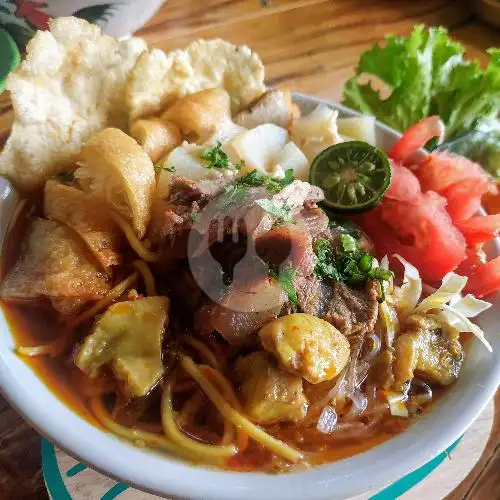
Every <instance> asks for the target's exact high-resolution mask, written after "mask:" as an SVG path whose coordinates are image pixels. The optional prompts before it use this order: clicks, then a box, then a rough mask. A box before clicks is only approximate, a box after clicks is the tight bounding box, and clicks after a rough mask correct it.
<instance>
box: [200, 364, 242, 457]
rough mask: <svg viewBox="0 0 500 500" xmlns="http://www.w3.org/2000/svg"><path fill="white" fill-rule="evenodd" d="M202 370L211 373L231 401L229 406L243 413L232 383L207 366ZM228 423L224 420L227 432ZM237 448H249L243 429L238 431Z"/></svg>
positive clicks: (201, 367)
mask: <svg viewBox="0 0 500 500" xmlns="http://www.w3.org/2000/svg"><path fill="white" fill-rule="evenodd" d="M200 369H201V370H202V371H205V370H207V371H209V372H210V376H211V377H212V378H213V379H214V380H215V382H216V383H217V385H218V386H219V388H220V389H221V390H222V393H223V395H224V397H225V398H226V399H227V400H228V401H229V404H230V405H232V406H233V407H234V408H235V409H236V410H238V411H240V412H242V411H243V409H242V407H241V405H240V402H239V401H238V397H237V396H236V394H235V392H234V390H233V386H232V385H231V382H229V380H228V379H227V378H226V377H224V375H223V374H222V373H221V372H219V371H217V370H214V369H213V368H212V367H210V366H206V365H201V366H200ZM227 422H228V420H227V419H224V431H225V430H226V423H227ZM236 444H237V446H238V450H239V451H243V450H245V449H246V447H247V446H248V434H246V433H245V432H244V431H243V430H242V429H238V441H237V443H236Z"/></svg>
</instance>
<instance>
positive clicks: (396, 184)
mask: <svg viewBox="0 0 500 500" xmlns="http://www.w3.org/2000/svg"><path fill="white" fill-rule="evenodd" d="M391 168H392V182H391V185H390V187H389V189H388V190H387V192H386V193H385V197H386V198H389V199H391V200H397V201H407V202H410V203H412V202H413V203H414V202H416V201H417V200H418V197H419V195H420V194H422V191H421V190H420V183H419V182H418V179H417V178H416V177H415V174H414V173H413V172H412V171H411V170H410V169H408V168H406V167H403V166H401V165H397V164H394V163H393V164H392V165H391Z"/></svg>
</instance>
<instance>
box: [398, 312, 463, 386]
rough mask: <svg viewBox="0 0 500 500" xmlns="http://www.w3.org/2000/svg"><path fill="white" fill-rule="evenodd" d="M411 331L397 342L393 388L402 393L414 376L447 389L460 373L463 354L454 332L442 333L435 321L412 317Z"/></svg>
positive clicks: (422, 317)
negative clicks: (405, 385) (416, 375)
mask: <svg viewBox="0 0 500 500" xmlns="http://www.w3.org/2000/svg"><path fill="white" fill-rule="evenodd" d="M407 324H408V325H409V327H410V328H411V330H409V331H407V332H406V333H404V334H402V335H400V336H399V337H398V338H397V339H396V343H395V345H394V348H395V362H394V375H395V383H394V386H395V388H396V389H397V390H401V389H402V388H403V385H404V384H405V383H406V382H408V381H409V380H411V379H412V378H413V377H414V375H415V374H416V373H418V374H419V376H420V377H422V378H424V379H426V380H428V381H429V382H431V383H437V384H440V385H450V384H451V383H453V382H454V381H455V380H456V379H457V378H458V375H459V373H460V368H461V366H462V361H463V358H464V352H463V349H462V345H461V344H460V340H459V335H458V333H457V332H456V330H450V331H448V330H444V329H442V328H441V325H440V324H439V323H437V322H436V321H434V320H432V319H430V318H427V317H425V316H421V315H418V314H415V315H413V316H410V317H409V318H408V320H407Z"/></svg>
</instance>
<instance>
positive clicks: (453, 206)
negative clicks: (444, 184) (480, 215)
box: [441, 179, 489, 222]
mask: <svg viewBox="0 0 500 500" xmlns="http://www.w3.org/2000/svg"><path fill="white" fill-rule="evenodd" d="M488 191H489V184H488V183H486V182H483V181H482V180H480V179H465V180H463V181H460V182H456V183H455V184H452V185H451V186H449V187H448V188H446V189H445V190H443V191H442V193H441V194H442V195H443V196H444V197H445V198H446V199H447V200H448V205H447V207H446V208H447V210H448V213H449V214H450V217H451V218H452V220H453V221H454V222H459V221H463V220H467V219H470V218H471V217H472V216H473V215H475V214H476V213H477V212H478V210H479V208H480V207H481V199H482V197H483V195H484V194H486V193H487V192H488Z"/></svg>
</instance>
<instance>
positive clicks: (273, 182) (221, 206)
mask: <svg viewBox="0 0 500 500" xmlns="http://www.w3.org/2000/svg"><path fill="white" fill-rule="evenodd" d="M294 180H295V178H294V176H293V169H288V170H286V171H285V177H284V178H283V179H271V178H270V177H266V176H265V175H262V174H261V173H260V172H258V171H257V170H252V171H251V172H248V173H247V174H245V175H242V176H241V177H240V178H239V179H237V180H236V182H234V183H233V184H230V185H229V186H226V187H225V188H224V192H223V193H222V195H221V196H220V197H219V200H218V201H217V209H218V210H221V211H225V210H228V209H229V208H231V207H232V206H234V205H237V204H238V203H241V202H242V201H243V200H244V199H245V197H246V196H247V194H248V191H249V189H250V188H251V187H260V186H264V187H266V188H267V190H268V191H272V192H275V193H277V192H279V191H281V190H282V189H283V188H284V187H285V186H287V185H288V184H291V183H292V182H293V181H294Z"/></svg>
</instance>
